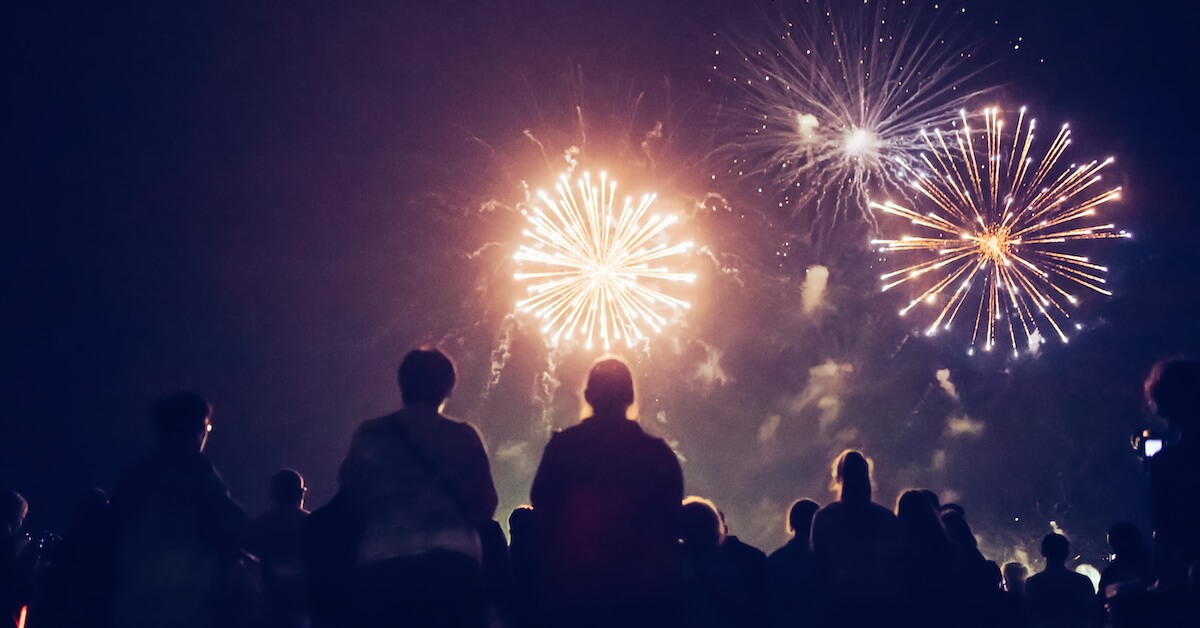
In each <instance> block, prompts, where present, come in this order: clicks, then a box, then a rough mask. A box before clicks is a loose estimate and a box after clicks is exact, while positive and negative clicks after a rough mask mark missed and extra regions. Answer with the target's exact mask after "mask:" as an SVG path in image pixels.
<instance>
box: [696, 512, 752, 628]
mask: <svg viewBox="0 0 1200 628" xmlns="http://www.w3.org/2000/svg"><path fill="white" fill-rule="evenodd" d="M681 522H682V523H681V525H680V540H681V542H682V544H681V546H682V548H683V556H684V594H685V596H686V597H685V601H686V604H685V606H684V623H685V624H686V625H687V626H688V627H689V628H699V627H705V628H718V627H721V628H726V627H733V626H760V625H762V624H761V622H760V621H759V620H758V608H756V604H757V603H758V601H757V600H756V591H755V590H754V586H755V584H754V583H753V582H752V581H751V579H750V577H748V576H749V574H747V572H746V571H744V570H743V568H742V567H741V566H739V565H738V564H737V562H736V559H735V558H734V557H733V556H731V555H730V554H729V553H728V552H726V551H723V548H724V542H725V541H726V539H727V538H728V537H727V536H726V533H725V531H726V528H725V523H724V522H723V521H722V519H721V513H720V511H719V510H717V507H716V505H715V504H713V503H712V502H711V501H709V500H707V499H704V498H703V497H696V496H691V497H688V498H687V499H685V500H684V501H683V509H682V519H681Z"/></svg>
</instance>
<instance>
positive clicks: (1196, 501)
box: [1145, 359, 1200, 625]
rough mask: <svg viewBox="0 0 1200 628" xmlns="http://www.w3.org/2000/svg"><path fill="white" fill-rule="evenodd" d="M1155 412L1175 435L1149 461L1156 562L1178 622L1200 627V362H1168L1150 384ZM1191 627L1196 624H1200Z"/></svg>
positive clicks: (1153, 373) (1147, 385)
mask: <svg viewBox="0 0 1200 628" xmlns="http://www.w3.org/2000/svg"><path fill="white" fill-rule="evenodd" d="M1145 393H1146V401H1147V404H1148V405H1149V406H1150V409H1151V410H1152V411H1153V412H1154V413H1155V414H1157V415H1158V416H1160V417H1162V418H1163V419H1164V420H1166V422H1167V424H1168V425H1169V426H1170V428H1171V430H1172V431H1173V432H1175V438H1174V439H1173V442H1169V443H1167V444H1166V446H1165V447H1163V449H1162V451H1160V452H1159V453H1158V454H1157V455H1156V456H1154V457H1153V458H1150V459H1149V460H1148V461H1147V465H1146V466H1147V470H1148V472H1149V475H1150V514H1151V518H1152V520H1153V523H1154V554H1155V557H1154V560H1155V564H1156V570H1157V572H1158V577H1159V583H1160V588H1161V591H1160V594H1161V595H1164V596H1166V599H1164V600H1163V601H1164V603H1165V604H1167V605H1168V606H1170V607H1172V608H1174V609H1175V611H1174V613H1173V614H1174V615H1177V616H1178V617H1176V618H1173V621H1178V622H1179V623H1189V622H1196V623H1200V601H1198V600H1200V438H1197V437H1196V436H1195V435H1194V434H1192V431H1194V430H1195V429H1196V427H1195V424H1196V423H1197V421H1200V360H1194V359H1174V360H1164V361H1161V362H1159V363H1157V364H1155V365H1154V368H1153V369H1152V370H1151V371H1150V376H1149V377H1148V378H1146V382H1145ZM1196 623H1192V625H1196Z"/></svg>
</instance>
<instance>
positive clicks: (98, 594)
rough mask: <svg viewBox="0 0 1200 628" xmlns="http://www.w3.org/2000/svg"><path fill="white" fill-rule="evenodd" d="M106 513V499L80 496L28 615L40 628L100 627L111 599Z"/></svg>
mask: <svg viewBox="0 0 1200 628" xmlns="http://www.w3.org/2000/svg"><path fill="white" fill-rule="evenodd" d="M111 538H112V530H111V512H110V509H109V502H108V495H106V494H105V493H104V491H101V490H100V489H96V488H94V489H91V490H88V491H87V492H85V493H84V494H83V495H81V496H80V498H79V500H78V501H77V502H76V505H75V512H74V516H73V519H72V522H71V524H70V527H68V529H67V533H66V535H65V536H64V537H63V541H62V545H61V547H60V549H59V552H58V556H57V558H56V560H54V562H53V563H52V564H51V566H50V569H49V570H48V573H47V574H46V579H45V582H44V585H43V588H44V593H43V597H42V599H41V603H40V604H38V605H37V607H36V608H34V609H33V610H32V611H31V613H32V614H34V615H36V617H37V622H36V624H37V626H39V627H43V628H83V627H87V626H100V625H104V622H105V620H106V619H107V618H108V617H109V615H110V614H111V609H110V608H109V606H108V603H109V601H110V600H111V599H112V596H113V578H112V574H111V573H108V572H107V571H106V570H107V569H108V568H109V566H111V565H112V562H113V561H112V555H111V550H112V547H111V543H110V540H111Z"/></svg>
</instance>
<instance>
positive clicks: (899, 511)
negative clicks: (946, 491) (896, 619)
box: [896, 491, 958, 626]
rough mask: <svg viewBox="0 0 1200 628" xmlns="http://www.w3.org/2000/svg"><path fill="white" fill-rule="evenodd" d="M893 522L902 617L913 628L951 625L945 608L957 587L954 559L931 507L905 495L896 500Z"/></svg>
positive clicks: (913, 494) (924, 499) (919, 495)
mask: <svg viewBox="0 0 1200 628" xmlns="http://www.w3.org/2000/svg"><path fill="white" fill-rule="evenodd" d="M896 521H897V523H898V527H899V531H900V551H899V569H900V580H899V584H900V591H901V595H902V601H901V605H902V607H903V610H902V613H903V617H904V618H905V619H906V620H907V621H909V622H911V623H913V625H921V626H946V625H953V623H954V622H953V621H952V620H951V618H950V617H948V616H947V608H946V607H947V602H948V596H949V595H950V594H951V593H950V592H951V591H952V590H953V589H954V587H955V586H956V585H957V577H958V574H957V572H956V566H957V564H956V555H955V550H954V546H953V544H952V543H951V542H950V539H948V538H947V537H946V533H945V531H944V530H943V529H942V523H941V520H940V519H939V518H938V514H937V511H935V510H934V505H933V504H932V503H930V501H929V497H928V496H927V495H925V494H924V493H923V492H921V491H905V492H904V493H902V494H901V495H900V498H899V499H897V500H896Z"/></svg>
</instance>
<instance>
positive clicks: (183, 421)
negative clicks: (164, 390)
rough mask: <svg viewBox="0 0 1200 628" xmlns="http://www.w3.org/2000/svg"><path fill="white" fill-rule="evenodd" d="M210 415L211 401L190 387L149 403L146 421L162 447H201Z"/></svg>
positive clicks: (193, 449) (206, 435)
mask: <svg viewBox="0 0 1200 628" xmlns="http://www.w3.org/2000/svg"><path fill="white" fill-rule="evenodd" d="M211 418H212V405H210V404H209V403H208V400H207V399H205V398H204V397H201V396H200V395H198V394H196V393H194V392H191V391H182V392H177V393H174V394H172V395H168V396H166V397H163V398H162V399H159V400H158V401H156V402H154V405H152V406H151V407H150V425H151V427H152V428H153V429H154V438H155V440H156V441H157V442H158V446H159V447H160V448H162V449H170V450H179V449H182V450H190V451H204V445H205V443H207V442H208V433H209V432H210V431H211V430H212V423H211V422H210V419H211Z"/></svg>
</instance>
